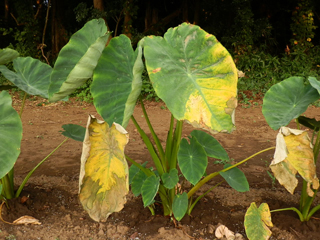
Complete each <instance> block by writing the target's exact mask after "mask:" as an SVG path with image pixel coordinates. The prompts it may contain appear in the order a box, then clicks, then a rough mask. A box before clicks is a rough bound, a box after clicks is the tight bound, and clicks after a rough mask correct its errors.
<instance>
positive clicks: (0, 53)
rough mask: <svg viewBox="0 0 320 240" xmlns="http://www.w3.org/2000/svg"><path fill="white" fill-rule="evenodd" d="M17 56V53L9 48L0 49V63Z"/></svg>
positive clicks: (7, 61) (5, 62) (9, 60)
mask: <svg viewBox="0 0 320 240" xmlns="http://www.w3.org/2000/svg"><path fill="white" fill-rule="evenodd" d="M18 56H19V53H18V52H17V51H16V50H13V49H11V48H5V49H0V65H3V64H7V63H9V62H11V61H12V60H13V59H15V58H17V57H18Z"/></svg>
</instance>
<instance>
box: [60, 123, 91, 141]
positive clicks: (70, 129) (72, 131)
mask: <svg viewBox="0 0 320 240" xmlns="http://www.w3.org/2000/svg"><path fill="white" fill-rule="evenodd" d="M62 128H63V129H64V131H62V132H61V133H62V135H63V136H66V137H68V138H71V139H73V140H76V141H79V142H83V140H84V136H85V134H86V128H85V127H82V126H80V125H77V124H65V125H63V126H62Z"/></svg>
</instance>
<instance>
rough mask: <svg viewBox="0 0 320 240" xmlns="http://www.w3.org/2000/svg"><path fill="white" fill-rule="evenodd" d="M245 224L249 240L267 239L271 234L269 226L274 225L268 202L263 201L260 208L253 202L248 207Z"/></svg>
mask: <svg viewBox="0 0 320 240" xmlns="http://www.w3.org/2000/svg"><path fill="white" fill-rule="evenodd" d="M244 226H245V230H246V234H247V237H248V239H249V240H264V239H265V240H267V239H269V238H270V236H271V234H272V233H271V231H270V229H269V228H268V227H273V224H272V221H271V213H270V209H269V206H268V204H266V203H262V204H261V205H260V207H259V208H257V205H256V204H255V203H254V202H253V203H251V205H250V207H249V208H248V210H247V212H246V214H245V218H244Z"/></svg>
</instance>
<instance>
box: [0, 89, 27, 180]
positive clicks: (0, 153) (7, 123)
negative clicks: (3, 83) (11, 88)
mask: <svg viewBox="0 0 320 240" xmlns="http://www.w3.org/2000/svg"><path fill="white" fill-rule="evenodd" d="M11 104H12V100H11V96H10V95H9V93H8V92H6V91H2V92H1V93H0V166H1V167H0V179H1V178H2V177H4V176H5V175H6V174H7V173H8V172H9V171H10V170H11V169H12V168H13V165H14V164H15V162H16V161H17V158H18V156H19V154H20V144H21V139H22V123H21V120H20V117H19V114H18V113H17V112H16V110H14V108H13V107H12V106H11Z"/></svg>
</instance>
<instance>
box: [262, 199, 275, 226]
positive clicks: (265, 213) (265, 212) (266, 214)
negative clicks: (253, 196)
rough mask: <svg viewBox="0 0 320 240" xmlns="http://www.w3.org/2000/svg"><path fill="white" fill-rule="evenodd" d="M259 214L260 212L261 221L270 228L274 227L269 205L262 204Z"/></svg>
mask: <svg viewBox="0 0 320 240" xmlns="http://www.w3.org/2000/svg"><path fill="white" fill-rule="evenodd" d="M259 212H260V216H261V220H262V221H263V222H264V223H265V224H266V225H267V226H268V227H273V223H272V221H271V213H270V209H269V205H268V204H266V203H261V205H260V207H259Z"/></svg>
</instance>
